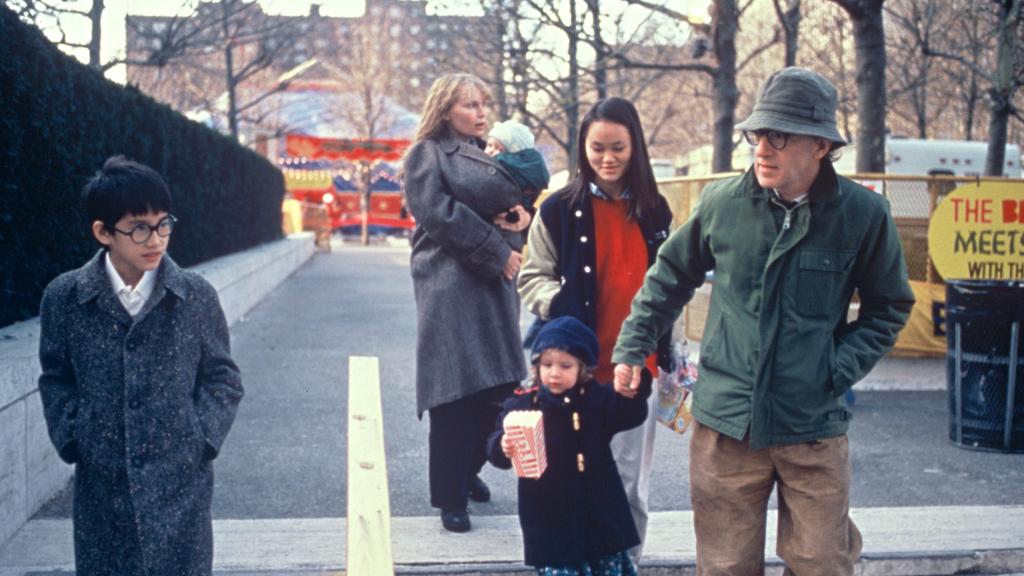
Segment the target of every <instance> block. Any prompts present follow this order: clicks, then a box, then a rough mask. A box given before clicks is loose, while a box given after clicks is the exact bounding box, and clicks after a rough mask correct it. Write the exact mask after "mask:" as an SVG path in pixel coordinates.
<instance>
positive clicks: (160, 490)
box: [39, 156, 243, 576]
mask: <svg viewBox="0 0 1024 576" xmlns="http://www.w3.org/2000/svg"><path fill="white" fill-rule="evenodd" d="M82 194H83V196H84V199H85V209H86V213H87V215H88V218H89V222H90V229H91V232H92V235H93V237H95V238H96V241H97V242H99V243H100V244H101V245H102V249H101V250H100V251H99V252H97V254H96V255H95V256H94V257H93V258H92V259H91V260H90V261H89V262H88V263H86V264H85V265H84V266H82V267H81V268H79V269H77V270H73V271H71V272H66V273H64V274H62V275H60V276H58V277H57V278H56V279H55V280H53V282H51V283H50V285H49V286H47V287H46V291H45V292H44V294H43V301H42V304H41V310H40V320H41V324H42V332H41V335H40V342H39V362H40V364H41V365H42V374H41V375H40V377H39V393H40V396H41V398H42V402H43V413H44V415H45V418H46V424H47V427H48V428H49V433H50V439H51V441H52V442H53V445H54V446H55V447H56V449H57V452H58V454H59V455H60V457H61V459H63V460H64V461H65V462H68V463H71V464H74V465H75V480H74V482H75V488H74V514H73V516H74V517H73V523H74V539H75V570H76V574H78V576H96V575H110V576H125V575H127V576H136V575H142V574H146V575H149V576H179V575H182V574H188V575H190V576H197V575H209V574H211V573H212V570H213V529H212V528H213V525H212V522H211V514H210V502H211V498H212V495H213V467H212V460H213V459H214V458H215V457H216V456H217V453H218V451H219V450H220V447H221V443H222V442H223V441H224V438H225V436H226V435H227V433H228V429H230V428H231V424H232V422H233V421H234V418H235V411H236V409H237V406H238V402H239V400H241V398H242V393H243V392H242V381H241V376H240V374H239V371H238V367H237V366H236V365H235V363H234V362H233V361H232V359H231V354H230V348H229V339H228V327H227V322H226V321H225V318H224V312H223V310H222V309H221V306H220V302H219V300H218V299H217V292H216V291H215V290H214V288H213V287H212V286H211V285H210V284H209V283H208V282H207V281H206V280H204V279H203V277H202V276H200V275H198V274H196V273H194V272H190V271H187V270H182V269H181V268H179V267H178V266H177V264H175V263H174V261H173V260H171V258H170V257H169V256H167V255H166V251H167V244H168V240H169V238H170V235H171V232H172V231H173V230H174V223H175V222H176V220H175V218H174V216H172V215H171V214H170V211H171V196H170V191H169V190H168V188H167V184H166V183H165V182H164V180H163V178H161V177H160V175H159V174H157V173H156V172H155V171H154V170H152V169H151V168H148V167H146V166H143V165H141V164H138V163H135V162H132V161H129V160H126V159H124V158H123V157H120V156H115V157H113V158H110V159H108V160H107V161H106V163H105V164H104V165H103V168H102V169H101V170H100V171H99V172H98V173H97V175H96V176H95V177H94V178H93V179H92V180H90V181H89V183H88V184H86V186H85V188H84V189H83V191H82Z"/></svg>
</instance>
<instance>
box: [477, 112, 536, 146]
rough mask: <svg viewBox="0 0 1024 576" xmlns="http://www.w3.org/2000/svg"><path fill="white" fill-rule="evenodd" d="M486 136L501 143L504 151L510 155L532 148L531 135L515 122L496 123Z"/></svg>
mask: <svg viewBox="0 0 1024 576" xmlns="http://www.w3.org/2000/svg"><path fill="white" fill-rule="evenodd" d="M487 136H488V137H489V138H494V139H495V140H497V141H498V142H501V144H502V146H504V147H505V151H506V152H509V153H512V154H515V153H516V152H521V151H523V150H526V149H527V148H533V133H531V132H530V129H529V128H527V127H526V126H523V125H522V124H520V123H519V122H516V121H515V120H506V121H504V122H498V123H497V124H495V125H494V128H491V133H490V134H488V135H487Z"/></svg>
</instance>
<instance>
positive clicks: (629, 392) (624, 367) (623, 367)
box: [614, 364, 643, 398]
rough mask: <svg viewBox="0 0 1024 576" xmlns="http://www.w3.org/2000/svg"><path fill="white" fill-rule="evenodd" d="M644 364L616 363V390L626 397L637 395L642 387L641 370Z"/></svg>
mask: <svg viewBox="0 0 1024 576" xmlns="http://www.w3.org/2000/svg"><path fill="white" fill-rule="evenodd" d="M641 370H643V367H642V366H630V365H629V364H616V365H615V381H614V385H615V391H616V392H618V393H619V394H622V395H623V396H625V397H626V398H634V397H636V393H637V390H639V388H640V372H641Z"/></svg>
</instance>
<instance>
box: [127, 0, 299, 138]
mask: <svg viewBox="0 0 1024 576" xmlns="http://www.w3.org/2000/svg"><path fill="white" fill-rule="evenodd" d="M308 24H309V18H307V17H269V16H268V15H267V14H265V13H264V12H263V10H262V9H261V8H260V6H259V4H257V3H256V2H255V1H252V0H216V1H210V2H203V3H200V4H199V6H198V8H197V10H196V12H195V13H193V14H190V15H188V16H187V17H180V16H176V17H167V18H165V17H147V16H129V18H128V29H129V36H128V42H129V46H128V53H127V56H126V58H125V61H126V62H127V63H128V64H129V66H128V81H129V83H133V84H136V85H137V86H138V87H139V88H140V89H141V90H143V91H145V92H146V93H147V94H150V95H152V96H154V97H156V98H158V99H160V100H163V101H165V102H168V103H170V104H172V105H173V106H174V107H175V108H176V109H178V110H182V111H184V112H196V111H198V110H205V111H207V112H208V113H209V114H211V115H212V116H220V115H221V114H223V117H224V119H225V124H226V128H227V131H228V132H229V133H230V134H231V136H232V138H234V139H235V140H240V131H241V125H242V124H243V123H244V124H247V125H255V124H258V123H260V122H261V120H262V119H263V118H264V117H265V116H266V114H267V106H268V104H269V102H268V99H270V98H271V96H273V95H275V94H278V93H280V92H281V91H283V90H285V89H287V88H288V86H289V83H290V81H291V78H290V76H289V75H288V74H284V75H282V72H283V71H284V70H285V68H286V67H287V66H288V64H287V62H288V57H289V56H291V54H292V53H293V51H294V47H295V44H296V43H297V42H298V41H299V40H300V39H301V37H302V35H303V33H304V31H305V29H306V27H307V25H308ZM293 64H297V63H293Z"/></svg>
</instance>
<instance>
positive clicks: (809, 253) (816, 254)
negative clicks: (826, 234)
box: [795, 250, 856, 317]
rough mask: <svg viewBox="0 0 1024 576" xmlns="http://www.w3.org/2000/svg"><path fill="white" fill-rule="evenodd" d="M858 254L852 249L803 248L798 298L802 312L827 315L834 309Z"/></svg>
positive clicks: (807, 314) (799, 309)
mask: <svg viewBox="0 0 1024 576" xmlns="http://www.w3.org/2000/svg"><path fill="white" fill-rule="evenodd" d="M855 256H856V253H854V252H852V251H832V250H801V251H800V256H799V260H798V265H799V270H798V274H797V289H796V293H795V297H796V298H795V299H796V309H797V311H798V312H799V313H800V314H801V315H802V316H807V317H819V316H828V315H829V314H831V313H833V312H834V311H835V310H834V309H835V303H836V302H837V301H838V299H839V297H840V296H841V295H842V293H843V285H844V284H845V283H846V279H847V276H848V275H849V272H850V268H851V267H852V265H853V259H854V257H855Z"/></svg>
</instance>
